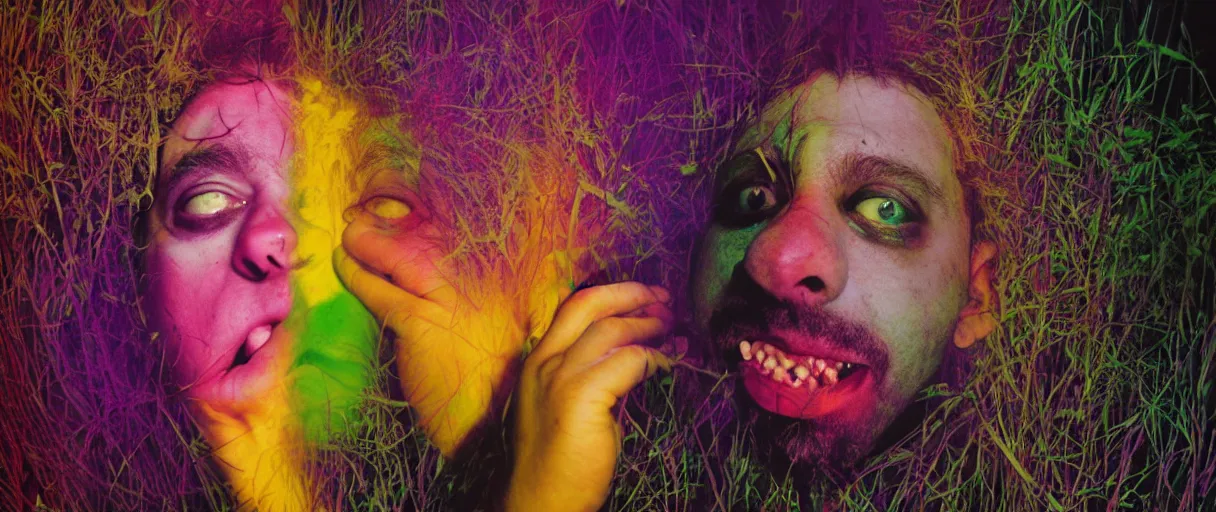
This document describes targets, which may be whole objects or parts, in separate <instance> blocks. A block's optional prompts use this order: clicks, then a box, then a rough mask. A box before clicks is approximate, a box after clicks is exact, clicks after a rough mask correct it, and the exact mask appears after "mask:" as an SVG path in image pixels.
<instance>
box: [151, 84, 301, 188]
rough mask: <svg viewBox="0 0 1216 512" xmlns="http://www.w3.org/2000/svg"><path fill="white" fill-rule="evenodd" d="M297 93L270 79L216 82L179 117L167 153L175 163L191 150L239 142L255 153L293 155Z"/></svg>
mask: <svg viewBox="0 0 1216 512" xmlns="http://www.w3.org/2000/svg"><path fill="white" fill-rule="evenodd" d="M290 123H291V97H290V96H289V95H288V92H287V91H286V90H285V89H283V88H282V87H280V86H278V85H276V84H274V83H273V82H269V81H261V80H255V81H250V82H247V83H238V84H233V83H216V84H212V85H209V86H207V87H206V88H205V89H203V90H202V91H201V92H200V93H199V94H198V96H196V97H195V98H194V99H192V100H191V101H190V103H189V104H187V105H186V108H185V109H184V110H183V111H182V113H181V115H180V116H178V118H177V119H176V120H175V121H174V122H173V127H172V128H171V129H170V131H169V134H168V137H166V139H165V146H164V150H163V151H162V153H161V166H162V168H163V169H171V168H172V167H173V166H174V164H176V163H177V161H178V160H180V159H181V158H182V156H183V155H185V154H186V153H188V152H190V151H192V150H195V149H199V148H202V147H207V146H211V145H217V144H218V145H235V146H238V147H239V149H240V150H241V151H242V152H243V153H245V154H247V155H248V156H250V157H251V158H255V159H259V158H260V159H269V160H272V161H278V160H282V159H284V158H287V157H289V156H290V155H291V151H292V149H293V147H292V134H291V130H290V127H291V124H290Z"/></svg>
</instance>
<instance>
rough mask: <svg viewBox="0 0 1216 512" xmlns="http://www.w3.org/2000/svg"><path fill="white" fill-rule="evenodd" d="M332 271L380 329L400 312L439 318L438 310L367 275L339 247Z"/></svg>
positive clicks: (380, 279) (378, 277) (364, 270)
mask: <svg viewBox="0 0 1216 512" xmlns="http://www.w3.org/2000/svg"><path fill="white" fill-rule="evenodd" d="M334 270H335V271H336V272H337V274H338V280H340V281H342V284H343V285H345V286H346V289H347V290H350V292H351V293H352V294H354V296H355V298H357V299H359V302H362V303H363V305H364V306H365V307H367V310H368V311H370V312H371V313H372V316H374V317H376V320H377V321H379V322H380V323H381V324H382V325H383V324H385V323H387V322H388V321H389V319H390V318H392V316H393V315H394V314H399V313H401V312H403V311H404V312H411V313H413V314H419V315H423V316H426V317H428V318H430V317H434V318H441V316H437V315H441V314H442V310H441V309H439V308H438V306H436V305H435V304H432V303H430V302H427V301H424V300H422V299H419V298H418V297H415V296H413V295H411V294H409V293H406V292H405V291H403V290H402V289H400V288H398V287H397V286H395V285H394V284H393V283H390V282H388V281H386V280H385V279H384V278H382V277H380V276H378V275H376V274H375V273H372V272H368V271H367V269H365V268H363V267H362V266H361V265H360V264H359V262H358V261H356V260H355V259H354V258H351V257H350V255H349V254H347V252H346V250H345V249H343V248H342V247H339V248H337V249H335V250H334Z"/></svg>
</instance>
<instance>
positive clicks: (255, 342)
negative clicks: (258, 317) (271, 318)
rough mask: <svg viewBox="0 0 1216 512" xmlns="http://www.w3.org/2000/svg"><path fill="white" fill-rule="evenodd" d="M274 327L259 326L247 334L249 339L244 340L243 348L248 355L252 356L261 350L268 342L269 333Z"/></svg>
mask: <svg viewBox="0 0 1216 512" xmlns="http://www.w3.org/2000/svg"><path fill="white" fill-rule="evenodd" d="M273 330H274V327H271V326H269V325H260V326H258V327H256V328H254V329H253V330H252V331H250V332H249V337H248V338H247V339H246V340H245V348H246V349H247V352H248V353H249V354H253V353H254V352H256V351H257V350H258V349H259V348H262V346H263V345H265V344H266V342H267V341H270V333H271V332H272V331H273Z"/></svg>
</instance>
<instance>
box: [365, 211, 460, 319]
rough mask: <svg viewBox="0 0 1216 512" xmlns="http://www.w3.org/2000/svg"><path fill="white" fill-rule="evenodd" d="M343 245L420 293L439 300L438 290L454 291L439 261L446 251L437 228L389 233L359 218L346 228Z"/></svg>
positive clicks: (403, 286) (372, 269) (367, 264)
mask: <svg viewBox="0 0 1216 512" xmlns="http://www.w3.org/2000/svg"><path fill="white" fill-rule="evenodd" d="M342 247H343V248H345V249H346V251H347V253H348V254H349V255H350V256H351V257H352V258H354V259H356V260H358V261H359V263H360V264H361V265H362V266H363V267H364V268H366V269H367V270H368V271H370V272H373V273H377V274H379V275H381V276H388V277H389V278H390V280H391V282H392V283H393V284H396V285H397V286H398V287H400V288H401V289H402V290H405V291H406V292H409V293H411V294H413V295H414V296H416V297H424V298H428V299H431V300H436V299H437V298H438V297H436V295H437V294H438V295H445V294H448V293H454V289H453V288H452V287H451V284H450V283H449V282H448V280H447V279H444V276H443V275H442V274H441V273H440V271H439V268H438V267H437V266H436V264H435V262H436V261H438V260H439V259H440V258H442V253H441V251H440V250H439V247H438V245H437V244H436V242H435V239H434V230H433V229H415V230H410V231H407V232H396V233H388V232H385V231H383V230H381V229H379V228H377V227H376V226H375V225H374V224H372V223H370V222H367V221H364V220H360V219H358V218H357V219H356V220H355V221H354V222H351V223H350V225H348V226H347V227H346V229H345V230H344V231H343V232H342Z"/></svg>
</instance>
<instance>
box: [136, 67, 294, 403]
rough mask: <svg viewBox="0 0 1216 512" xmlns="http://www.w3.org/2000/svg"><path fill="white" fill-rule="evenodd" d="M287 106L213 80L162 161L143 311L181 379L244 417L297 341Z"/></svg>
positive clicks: (271, 92)
mask: <svg viewBox="0 0 1216 512" xmlns="http://www.w3.org/2000/svg"><path fill="white" fill-rule="evenodd" d="M289 107H290V100H289V96H288V94H287V92H286V91H284V90H282V89H280V88H278V87H276V86H275V85H274V84H271V83H269V82H263V81H250V82H247V83H217V84H214V85H211V86H209V87H207V88H206V89H205V90H204V91H203V92H202V93H201V94H199V95H198V96H197V97H196V98H194V100H193V101H191V102H190V104H189V105H188V106H187V107H186V109H185V111H184V112H183V113H182V114H181V116H180V117H179V118H178V119H177V121H176V122H175V123H174V125H173V129H172V131H171V133H170V135H169V137H168V138H167V140H166V142H165V146H164V149H163V152H162V156H161V171H160V175H159V178H158V183H157V195H156V202H155V204H154V205H153V211H152V212H151V219H152V220H151V222H150V225H149V235H150V238H149V240H150V243H149V247H148V251H147V254H146V259H145V261H146V266H147V272H148V279H149V283H148V284H149V288H148V290H147V293H146V296H145V308H146V310H147V311H148V313H149V315H150V320H151V322H152V325H153V327H154V328H155V329H156V330H157V331H158V332H159V333H160V336H161V337H160V340H161V342H162V343H164V347H165V353H166V356H167V357H166V361H167V362H168V363H169V364H171V365H172V369H173V372H174V376H175V378H176V381H177V383H178V384H179V385H180V386H181V387H182V389H183V390H184V391H185V392H186V393H187V395H188V396H190V397H191V398H193V399H196V400H199V401H201V402H203V403H206V404H208V405H210V406H212V407H213V408H215V409H217V410H220V411H227V412H234V413H235V412H239V411H240V410H241V409H242V408H243V406H244V405H245V404H249V403H252V402H253V401H255V400H256V399H257V398H258V397H259V396H263V395H264V394H265V393H266V392H267V391H268V390H269V389H270V388H271V387H273V386H275V385H276V384H278V383H279V382H280V381H281V376H282V371H281V368H283V367H284V365H283V361H284V359H285V358H286V357H288V354H289V353H290V350H289V348H290V347H289V345H290V337H289V336H288V335H286V331H285V329H283V328H281V327H280V324H281V323H282V322H283V320H284V319H286V318H287V315H288V313H289V312H290V310H291V300H292V298H291V297H292V296H291V289H290V283H289V281H288V271H289V270H290V269H291V268H292V267H293V265H296V262H294V261H293V260H292V254H293V252H294V249H295V246H296V233H295V232H294V230H293V229H292V226H291V224H290V223H289V222H288V213H287V212H288V210H287V198H288V193H289V190H288V183H287V177H288V172H287V168H288V164H289V162H290V159H291V156H292V152H293V151H294V147H293V140H292V132H291V124H290V122H291V119H290V108H289Z"/></svg>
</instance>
